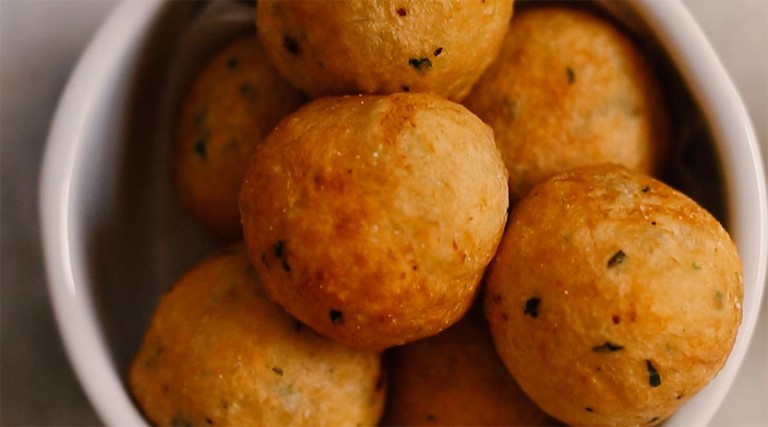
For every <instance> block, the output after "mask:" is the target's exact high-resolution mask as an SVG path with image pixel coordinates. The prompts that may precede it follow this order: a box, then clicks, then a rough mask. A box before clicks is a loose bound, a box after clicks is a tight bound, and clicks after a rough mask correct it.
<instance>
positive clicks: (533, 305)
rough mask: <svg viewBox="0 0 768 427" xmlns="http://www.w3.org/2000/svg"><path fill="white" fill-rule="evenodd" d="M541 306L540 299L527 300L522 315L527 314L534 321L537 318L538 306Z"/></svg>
mask: <svg viewBox="0 0 768 427" xmlns="http://www.w3.org/2000/svg"><path fill="white" fill-rule="evenodd" d="M540 304H541V298H536V297H532V298H528V301H526V302H525V309H524V310H523V314H527V315H529V316H531V317H533V318H534V319H535V318H537V317H538V316H539V305H540Z"/></svg>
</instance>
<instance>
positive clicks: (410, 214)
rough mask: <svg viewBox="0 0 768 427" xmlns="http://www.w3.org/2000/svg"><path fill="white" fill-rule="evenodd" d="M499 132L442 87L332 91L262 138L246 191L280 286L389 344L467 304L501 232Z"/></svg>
mask: <svg viewBox="0 0 768 427" xmlns="http://www.w3.org/2000/svg"><path fill="white" fill-rule="evenodd" d="M507 202H508V200H507V175H506V171H505V170H504V165H503V163H502V160H501V157H500V155H499V152H498V150H497V149H496V147H495V145H494V143H493V134H492V132H491V129H490V128H488V126H486V125H485V124H484V123H483V122H481V121H480V119H478V118H477V117H475V116H474V115H473V114H471V113H470V112H469V111H467V109H465V108H464V107H462V106H461V105H458V104H455V103H453V102H450V101H447V100H445V99H443V98H440V97H438V96H435V95H429V94H394V95H389V96H348V97H342V98H323V99H318V100H315V101H313V102H312V103H310V104H308V105H306V106H305V107H303V108H301V109H300V110H299V111H298V112H296V113H295V114H292V115H291V116H289V117H287V118H286V119H285V120H283V121H281V122H280V124H279V125H278V127H277V128H276V129H275V131H274V132H273V133H272V134H271V135H270V136H269V137H268V138H267V139H266V140H265V141H264V143H263V144H261V145H260V146H259V147H258V148H257V149H256V151H255V153H254V156H253V157H252V159H251V166H250V168H249V169H248V173H247V174H246V179H245V182H244V184H243V191H242V194H241V197H240V209H241V212H242V221H243V231H244V234H245V241H246V244H247V246H248V249H249V253H250V255H251V259H252V260H253V263H254V265H255V266H256V268H257V270H258V271H259V274H260V276H261V277H263V280H264V284H265V287H266V289H267V292H268V293H269V294H270V297H272V299H274V300H275V301H276V302H278V303H279V304H281V305H282V306H283V307H285V308H286V310H288V312H290V313H291V314H292V315H294V316H295V317H297V318H298V319H300V320H301V321H302V322H304V323H306V324H307V325H309V326H311V327H312V328H314V329H315V330H317V331H318V332H320V333H322V334H324V335H326V336H329V337H331V338H334V339H336V340H338V341H340V342H343V343H344V344H347V345H349V346H351V347H355V348H366V349H374V350H376V349H383V348H385V347H390V346H393V345H399V344H404V343H406V342H408V341H413V340H416V339H418V338H422V337H425V336H429V335H434V334H436V333H437V332H439V331H441V330H443V329H445V328H446V327H448V326H449V325H451V324H452V323H455V322H456V321H458V319H459V318H460V317H461V316H462V315H463V314H464V312H465V311H466V310H467V308H468V307H469V306H470V303H471V302H472V299H473V297H474V296H475V294H476V291H477V288H478V284H479V281H480V278H481V276H482V274H483V271H484V269H485V267H486V266H487V264H488V263H489V262H490V260H491V257H492V256H493V254H494V252H495V250H496V247H497V246H498V242H499V240H500V239H501V234H502V232H503V228H504V224H505V222H506V209H507V205H508V203H507Z"/></svg>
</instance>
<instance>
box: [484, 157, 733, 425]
mask: <svg viewBox="0 0 768 427" xmlns="http://www.w3.org/2000/svg"><path fill="white" fill-rule="evenodd" d="M487 285H488V288H487V296H486V300H485V303H486V306H485V308H486V315H487V316H488V319H489V322H490V325H491V332H492V334H493V338H494V341H495V344H496V348H497V350H498V352H499V354H500V356H501V358H502V360H503V361H504V363H505V364H506V366H507V368H508V369H509V371H510V372H511V373H512V375H513V376H514V377H515V379H516V380H517V381H518V384H519V385H520V387H521V388H522V389H523V390H525V392H526V393H527V394H528V395H529V396H530V398H531V399H532V400H533V401H534V402H536V403H537V404H538V405H539V406H540V407H541V408H542V409H543V410H545V411H546V412H548V413H549V414H550V415H552V416H554V417H555V418H557V419H559V420H561V421H563V422H565V423H567V424H569V425H594V426H602V425H605V426H608V425H626V426H629V425H646V426H647V425H655V424H658V423H660V422H661V421H662V420H664V419H665V418H667V417H668V416H669V415H670V414H671V413H672V412H673V411H674V410H675V409H676V408H677V407H678V406H679V405H680V404H682V403H683V402H685V401H686V400H687V399H688V398H689V397H691V396H692V395H694V394H695V393H696V392H698V391H699V390H701V389H702V388H703V387H704V386H705V385H706V384H707V383H708V382H709V381H710V380H711V379H712V378H713V377H714V376H715V375H716V374H717V372H718V371H719V370H720V369H721V368H722V366H723V364H724V362H725V360H726V357H727V356H728V354H729V352H730V351H731V348H732V346H733V342H734V339H735V336H736V330H737V328H738V326H739V323H740V322H741V301H742V266H741V261H740V259H739V256H738V254H737V253H736V248H735V247H734V244H733V242H732V241H731V239H730V238H729V236H728V234H727V233H726V231H725V230H724V229H723V228H722V226H721V225H720V224H719V223H718V222H717V220H715V219H714V218H713V217H712V216H711V215H710V214H709V213H708V212H707V211H705V210H704V209H703V208H701V207H700V206H698V205H697V204H696V203H695V202H693V201H692V200H691V199H689V198H688V197H686V196H685V195H683V194H682V193H679V192H677V191H675V190H673V189H671V188H670V187H667V186H666V185H664V184H662V183H661V182H659V181H656V180H654V179H653V178H650V177H648V176H645V175H642V174H639V173H637V172H631V171H630V170H628V169H626V168H623V167H619V166H597V167H588V168H582V169H577V170H574V171H571V172H567V173H563V174H561V175H557V176H555V177H553V178H551V179H549V180H547V181H545V182H543V183H541V184H540V185H538V186H536V187H534V189H533V190H532V191H531V193H529V195H528V196H527V197H526V198H524V199H523V200H522V201H521V202H520V203H519V204H518V205H517V206H516V208H515V210H514V211H513V213H512V215H511V217H510V222H509V226H508V228H507V230H506V231H505V234H504V239H503V240H502V243H501V246H500V248H499V252H498V254H497V255H496V258H495V259H494V261H493V262H492V264H491V267H490V271H489V274H488V278H487ZM564 396H567V398H564Z"/></svg>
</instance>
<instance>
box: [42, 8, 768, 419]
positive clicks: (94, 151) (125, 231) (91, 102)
mask: <svg viewBox="0 0 768 427" xmlns="http://www.w3.org/2000/svg"><path fill="white" fill-rule="evenodd" d="M602 5H603V7H605V8H607V9H608V10H609V11H610V12H611V13H613V14H614V15H616V16H617V17H619V18H620V19H622V20H625V23H626V25H627V26H628V27H629V28H631V29H632V30H633V31H635V32H637V33H638V34H645V36H644V37H645V38H646V39H647V40H648V41H649V43H650V44H654V43H658V48H659V49H661V50H663V51H665V52H666V55H667V57H668V58H669V59H670V60H671V62H670V63H669V65H670V68H676V69H677V70H678V71H677V72H678V73H679V76H680V77H681V78H682V80H681V81H682V82H684V84H683V85H681V87H684V86H687V88H688V92H689V93H688V95H686V96H691V97H692V99H695V101H696V102H695V103H696V104H698V105H699V107H700V111H701V114H700V115H696V114H694V115H693V116H692V117H694V119H696V120H698V123H702V124H703V126H704V127H703V129H705V130H706V133H707V134H708V135H709V138H711V140H712V141H713V145H712V146H713V147H714V151H712V152H713V153H714V156H716V157H713V158H716V159H718V160H717V161H715V162H714V163H712V164H713V165H714V168H715V169H717V167H718V163H719V169H720V171H721V173H722V175H721V179H720V180H719V182H721V183H722V187H721V188H718V191H716V192H715V193H712V194H715V195H717V198H718V199H719V200H720V202H722V203H723V209H722V211H721V212H719V214H720V216H721V218H727V225H726V228H727V229H728V230H729V232H730V234H731V236H732V237H733V239H734V240H735V242H736V245H737V247H738V250H739V253H740V254H741V257H742V259H743V262H744V304H743V309H744V316H743V321H742V324H741V327H740V329H739V333H738V336H737V339H736V344H735V346H734V348H733V351H732V353H731V355H730V357H729V358H728V361H727V363H726V365H725V367H724V368H723V370H722V371H721V372H720V373H719V375H718V376H717V377H716V378H715V379H714V380H713V381H712V382H711V383H710V384H709V385H708V386H707V387H706V388H705V389H704V390H703V391H702V392H700V393H699V394H698V395H696V396H695V397H694V398H692V399H691V400H690V401H688V402H687V403H686V404H685V405H684V406H683V407H681V408H680V410H678V411H677V412H676V413H675V414H674V415H673V416H672V417H671V418H670V419H669V420H668V421H667V422H666V423H665V426H691V425H705V424H707V423H708V422H709V420H710V419H711V418H712V416H713V415H714V413H715V411H716V410H717V408H718V406H719V404H720V402H721V401H722V400H723V398H724V396H725V394H726V393H727V391H728V388H729V387H730V385H731V383H732V382H733V380H734V377H735V375H736V372H737V370H738V368H739V365H740V364H741V362H742V360H743V358H744V354H745V352H746V350H747V347H748V344H749V341H750V338H751V335H752V332H753V330H754V327H755V323H756V321H757V315H758V310H759V306H760V304H759V303H760V301H761V297H762V292H763V286H764V283H765V274H766V260H768V213H767V209H768V208H767V206H768V204H767V203H766V192H765V179H764V171H763V166H762V164H761V160H760V155H759V152H758V151H759V150H758V146H757V142H756V138H755V135H754V131H753V129H752V126H751V124H750V121H749V118H748V115H747V112H746V110H745V108H744V105H743V104H742V102H741V100H740V98H739V95H738V93H737V92H736V90H735V88H734V85H733V83H732V82H731V80H730V79H729V77H728V75H727V74H726V72H725V70H724V69H723V66H722V64H721V63H720V62H719V60H718V59H717V57H716V55H715V53H714V51H713V50H712V47H711V46H710V45H709V43H708V42H707V40H706V38H705V37H704V35H703V34H702V32H701V30H700V29H699V28H698V26H697V25H696V23H695V22H694V20H693V19H692V18H691V16H690V15H689V14H688V12H687V11H686V10H685V8H684V7H683V6H682V4H681V3H679V2H678V1H654V0H642V1H636V2H631V3H628V2H610V1H604V2H603V4H602ZM243 7H248V6H245V5H243V4H234V3H224V4H222V5H220V6H215V7H213V8H211V7H209V6H204V5H201V4H200V3H198V2H169V3H163V2H161V1H159V0H152V1H141V2H134V1H126V2H124V3H123V4H121V5H120V6H118V7H117V8H116V10H115V11H114V12H113V13H112V14H111V15H110V17H109V18H108V19H107V21H106V22H105V23H104V24H103V26H102V27H101V29H100V30H99V32H98V33H97V34H96V36H95V37H94V39H93V41H92V42H91V44H90V46H89V47H88V49H87V50H86V52H85V54H84V55H83V57H82V58H81V60H80V63H79V64H78V66H77V68H76V70H75V72H74V74H73V75H72V78H71V79H70V81H69V84H68V86H67V88H66V91H65V93H64V95H63V97H62V99H61V101H60V103H59V106H58V109H57V112H56V116H55V120H54V122H53V125H52V127H51V130H50V135H49V138H48V147H47V150H46V153H45V159H44V163H43V169H42V177H41V187H40V220H41V224H42V238H43V245H44V252H45V260H46V268H47V272H48V278H49V289H50V296H51V301H52V304H53V307H54V311H55V314H56V319H57V322H58V325H59V329H60V331H61V334H62V337H63V339H64V343H65V346H66V349H67V352H68V354H69V358H70V360H71V362H72V364H73V365H74V368H75V371H76V373H77V376H78V378H79V379H80V381H81V382H82V384H83V386H84V388H85V391H86V393H87V395H88V397H89V398H90V400H91V402H92V403H93V405H94V407H95V408H96V410H97V411H98V413H99V415H100V416H101V417H102V419H103V420H104V421H105V422H106V423H107V424H109V425H141V424H144V423H145V420H144V418H143V417H142V416H141V414H140V412H139V411H138V409H137V408H136V406H135V405H134V402H133V401H132V399H131V397H130V395H129V393H128V390H127V387H126V381H125V377H126V372H127V369H128V366H129V364H130V361H131V359H132V357H133V354H134V353H135V351H136V350H137V348H138V345H139V343H140V340H141V337H142V335H143V333H144V328H145V327H146V325H147V322H148V319H149V316H150V315H151V311H152V309H153V307H154V305H155V303H156V301H157V298H158V297H159V295H160V294H161V293H162V292H163V290H165V289H167V288H168V286H169V285H170V284H171V283H172V282H173V281H174V279H175V278H177V277H178V276H179V275H180V274H181V273H182V272H183V271H185V270H186V269H187V268H188V267H189V266H191V265H192V263H194V262H195V261H196V260H197V259H198V258H200V257H201V256H202V255H204V254H205V253H207V252H208V250H210V249H211V248H213V247H214V246H215V242H213V241H211V240H209V238H208V237H207V236H206V235H205V234H204V233H203V232H202V231H201V230H200V229H199V228H198V227H197V226H196V224H194V223H193V222H192V220H190V219H189V218H188V216H187V215H186V214H185V213H184V212H183V211H182V210H181V208H180V207H179V206H178V204H177V202H176V199H175V197H174V195H173V191H172V188H171V185H170V183H169V176H170V174H169V171H168V164H167V163H168V161H167V159H168V145H169V144H168V142H167V139H168V137H169V131H168V126H167V123H169V122H170V117H171V116H170V114H171V113H170V112H171V111H172V108H171V107H172V105H173V103H174V102H175V98H176V97H177V96H178V93H179V88H181V87H183V84H184V83H185V81H186V80H187V79H188V73H189V70H192V69H194V66H195V65H199V63H200V61H201V60H202V58H203V57H204V56H205V55H207V54H208V53H209V52H210V49H212V47H213V46H214V44H215V42H216V41H220V40H221V39H222V38H223V37H225V36H228V35H231V33H232V32H235V31H241V30H242V29H243V28H245V26H247V25H246V24H247V23H249V22H250V19H251V15H250V14H249V15H247V16H248V17H247V19H245V18H244V16H246V15H244V14H243V11H242V10H237V9H238V8H243ZM201 17H202V18H201ZM673 80H674V79H673ZM689 107H691V108H690V110H696V108H695V107H693V106H692V105H691V106H689ZM696 120H694V121H696ZM705 148H706V147H705ZM704 151H706V150H704ZM710 160H711V159H710ZM693 169H694V170H693V174H694V177H695V176H696V174H697V173H699V174H700V173H702V171H701V170H695V169H697V168H695V167H694V168H693ZM698 169H701V168H698ZM694 186H695V184H694ZM701 194H702V197H703V200H704V201H705V202H706V201H707V200H708V199H707V193H706V192H702V193H701ZM724 195H727V196H724ZM710 196H711V194H710ZM710 199H711V197H710ZM705 206H706V203H705ZM713 209H715V210H717V206H715V205H713Z"/></svg>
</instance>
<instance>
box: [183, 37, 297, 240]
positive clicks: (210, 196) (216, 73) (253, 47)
mask: <svg viewBox="0 0 768 427" xmlns="http://www.w3.org/2000/svg"><path fill="white" fill-rule="evenodd" d="M301 100H302V97H301V95H300V94H299V92H298V91H296V90H295V89H293V88H291V87H290V86H289V85H288V83H286V82H285V81H284V80H283V79H282V77H280V75H279V74H278V73H277V72H276V71H275V70H274V69H273V68H272V66H271V65H270V64H269V60H268V59H267V57H266V55H265V54H264V51H263V49H262V47H261V45H260V43H259V40H258V37H257V36H256V35H255V34H251V35H248V36H242V37H239V38H237V39H235V40H234V41H232V42H230V43H229V44H228V45H227V46H226V47H224V48H223V49H221V50H220V51H219V52H218V53H217V54H216V55H215V56H214V57H213V58H212V59H211V60H210V62H209V63H208V64H207V65H206V66H205V68H203V69H202V70H201V71H200V73H199V74H198V75H197V77H196V79H195V81H194V83H193V85H192V86H191V88H190V89H189V91H188V93H187V94H186V98H185V99H184V101H183V104H182V106H181V108H180V111H179V115H178V117H177V123H176V134H175V142H174V147H173V151H174V153H173V162H174V173H175V181H176V189H177V192H178V194H179V196H180V198H181V201H182V203H183V204H184V206H185V207H186V208H187V209H188V210H189V211H190V212H191V213H192V214H193V215H194V216H195V217H196V218H197V219H198V220H199V221H200V223H201V224H202V225H203V226H204V227H205V228H206V229H207V230H209V231H210V232H212V233H213V234H214V235H216V236H218V237H221V238H224V239H239V238H240V236H241V235H242V229H241V227H240V211H239V210H238V206H237V198H238V195H239V193H240V186H241V185H242V182H243V176H244V175H245V169H246V167H247V165H248V159H249V158H250V155H251V153H252V152H253V149H254V148H255V147H256V145H257V144H259V143H260V142H261V140H262V139H263V138H264V137H266V136H267V135H268V134H269V132H271V131H272V129H273V128H274V127H275V125H276V124H277V122H278V121H279V120H280V119H281V118H282V117H283V116H285V115H287V114H288V113H291V112H292V111H294V110H295V109H296V108H298V107H299V105H300V103H301Z"/></svg>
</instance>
